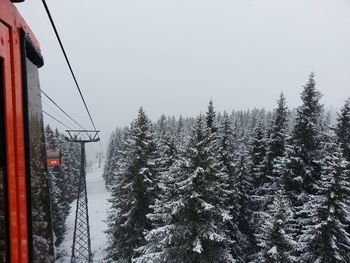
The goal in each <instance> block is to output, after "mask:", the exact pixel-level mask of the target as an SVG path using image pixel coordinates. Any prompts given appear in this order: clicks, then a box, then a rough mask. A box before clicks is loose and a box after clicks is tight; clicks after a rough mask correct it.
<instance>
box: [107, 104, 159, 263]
mask: <svg viewBox="0 0 350 263" xmlns="http://www.w3.org/2000/svg"><path fill="white" fill-rule="evenodd" d="M155 159H156V144H155V141H154V134H153V130H152V125H151V123H150V121H149V119H148V118H147V116H146V114H145V112H144V111H143V109H142V108H140V110H139V112H138V116H137V119H136V120H134V122H133V123H132V124H131V128H130V131H129V134H128V138H127V142H126V145H125V151H124V156H123V158H122V159H121V160H120V162H121V164H120V165H119V172H118V173H117V177H116V180H115V183H114V184H115V185H114V186H113V188H112V198H111V200H110V202H111V207H112V209H111V211H110V213H109V217H108V230H107V234H108V237H109V241H108V247H107V253H108V256H107V259H108V260H109V261H112V262H119V263H122V262H128V263H129V262H130V261H131V259H132V258H134V257H137V256H138V255H137V253H136V252H135V250H136V249H137V248H138V247H140V246H142V245H144V243H145V240H144V236H143V233H144V231H145V230H150V227H151V224H150V220H149V219H148V218H147V217H146V215H147V214H149V213H151V212H152V211H151V208H150V206H151V204H152V203H153V201H154V195H155V192H156V189H155V183H156V182H155V180H156V167H155Z"/></svg>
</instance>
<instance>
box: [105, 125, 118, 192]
mask: <svg viewBox="0 0 350 263" xmlns="http://www.w3.org/2000/svg"><path fill="white" fill-rule="evenodd" d="M115 137H116V134H115V132H112V134H111V136H110V138H109V142H108V146H107V151H106V152H107V154H106V159H105V164H104V166H103V174H102V176H103V179H104V180H105V184H106V186H107V187H108V185H109V180H110V178H111V174H112V170H113V169H112V158H113V154H114V151H115V140H116V138H115Z"/></svg>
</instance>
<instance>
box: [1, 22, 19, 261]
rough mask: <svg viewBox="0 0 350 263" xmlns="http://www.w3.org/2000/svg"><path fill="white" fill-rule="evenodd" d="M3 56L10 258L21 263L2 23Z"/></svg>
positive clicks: (8, 72)
mask: <svg viewBox="0 0 350 263" xmlns="http://www.w3.org/2000/svg"><path fill="white" fill-rule="evenodd" d="M0 35H1V37H0V38H1V39H0V40H1V45H2V46H1V50H2V52H1V55H2V57H3V60H4V74H3V76H4V102H5V105H4V106H5V107H4V111H5V126H6V155H7V180H8V202H9V204H8V207H9V228H10V229H9V231H10V257H11V261H12V262H20V260H19V255H20V253H21V246H20V227H21V226H20V225H19V224H18V223H19V220H20V217H19V213H18V212H19V211H18V209H19V206H18V199H17V195H18V184H17V167H16V147H15V145H16V142H15V136H14V133H15V118H14V117H15V116H14V114H13V113H14V110H15V105H14V104H13V103H14V101H13V93H12V92H13V88H14V83H13V81H14V78H13V76H12V67H11V63H12V58H11V50H10V48H11V45H10V44H11V37H10V29H9V28H8V27H7V26H6V25H4V24H3V23H0Z"/></svg>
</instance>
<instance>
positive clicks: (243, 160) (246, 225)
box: [236, 150, 256, 262]
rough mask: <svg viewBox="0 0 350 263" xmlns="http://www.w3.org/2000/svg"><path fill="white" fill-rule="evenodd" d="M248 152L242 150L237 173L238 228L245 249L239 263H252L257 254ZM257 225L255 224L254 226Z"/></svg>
mask: <svg viewBox="0 0 350 263" xmlns="http://www.w3.org/2000/svg"><path fill="white" fill-rule="evenodd" d="M248 155H249V153H248V152H247V150H242V151H241V152H240V153H239V157H238V162H237V165H236V173H237V177H238V184H237V190H238V197H239V212H238V219H237V220H238V228H239V231H240V233H242V237H241V239H240V244H241V247H242V249H243V255H242V260H241V261H238V262H250V261H251V260H252V256H253V255H254V254H255V253H256V238H255V228H254V226H253V225H252V218H253V208H252V195H251V193H252V189H253V186H252V177H251V174H250V173H249V168H248V161H247V159H248ZM254 225H255V224H254Z"/></svg>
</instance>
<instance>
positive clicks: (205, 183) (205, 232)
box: [141, 116, 234, 263]
mask: <svg viewBox="0 0 350 263" xmlns="http://www.w3.org/2000/svg"><path fill="white" fill-rule="evenodd" d="M208 134H209V132H207V130H206V125H205V123H204V121H203V117H202V116H200V117H199V118H198V119H197V121H196V122H195V125H194V127H193V132H192V135H191V137H190V140H189V143H188V145H187V147H186V149H185V152H184V153H183V155H182V156H181V157H180V158H179V160H177V161H176V162H175V163H174V165H173V166H172V168H171V169H170V178H173V179H175V180H176V181H177V183H176V184H175V186H176V191H177V195H175V197H176V199H174V200H172V202H169V206H170V207H171V210H172V211H171V216H170V220H169V221H168V224H167V225H165V226H164V227H163V228H160V229H158V231H160V232H163V233H162V235H163V237H164V238H163V239H162V240H161V242H160V243H159V244H160V246H164V247H163V248H162V249H161V255H162V257H163V260H165V262H174V263H175V262H184V263H197V262H198V263H199V262H200V263H205V262H208V263H209V262H234V260H233V258H232V256H231V254H230V248H229V245H230V243H231V241H230V240H229V236H228V234H227V231H226V226H227V224H226V222H227V221H228V220H231V217H230V215H229V211H228V210H227V209H226V207H225V203H226V202H225V198H226V193H225V191H224V189H223V188H222V181H221V178H220V176H219V174H218V173H217V172H215V171H214V170H213V167H214V165H213V163H211V158H210V156H209V151H210V149H208V146H209V144H210V143H209V137H208ZM154 234H158V233H154ZM141 262H164V261H160V258H159V257H158V255H157V257H156V259H153V258H149V259H148V261H141Z"/></svg>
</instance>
